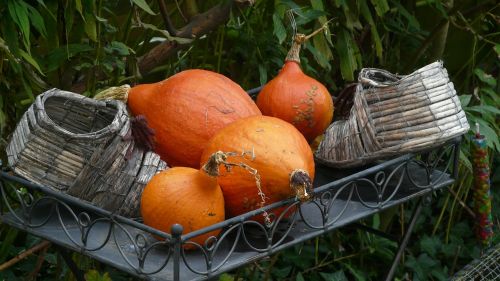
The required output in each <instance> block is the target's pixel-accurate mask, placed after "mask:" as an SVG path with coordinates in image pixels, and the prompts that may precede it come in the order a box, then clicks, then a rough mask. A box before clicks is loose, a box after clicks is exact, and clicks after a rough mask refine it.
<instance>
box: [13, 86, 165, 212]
mask: <svg viewBox="0 0 500 281" xmlns="http://www.w3.org/2000/svg"><path fill="white" fill-rule="evenodd" d="M7 156H8V162H9V165H10V166H11V167H12V168H13V170H14V172H16V173H17V174H19V175H21V176H23V177H25V178H27V179H29V180H31V181H33V182H35V183H38V184H41V185H46V186H48V187H51V188H53V189H55V190H59V191H61V192H65V193H68V194H70V195H73V196H75V197H78V198H81V199H83V200H86V201H89V202H91V203H93V204H94V205H96V206H99V207H102V208H104V209H106V210H109V211H112V212H116V213H117V214H120V215H124V216H128V217H136V216H139V203H140V201H139V200H140V195H141V193H142V189H143V188H144V186H145V184H146V183H147V182H148V181H149V180H150V179H151V177H152V176H153V175H154V174H156V173H157V172H159V171H161V170H164V169H166V168H167V165H166V163H165V162H164V161H162V160H160V157H159V156H158V155H157V154H155V153H153V152H147V151H144V150H143V149H142V148H141V147H140V146H138V145H136V144H135V142H134V139H133V138H132V137H131V122H130V118H129V115H128V113H127V109H126V106H125V104H123V103H122V102H119V101H114V100H109V101H97V100H94V99H90V98H87V97H84V96H81V95H78V94H74V93H71V92H65V91H61V90H58V89H52V90H49V91H47V92H45V93H43V94H41V95H39V96H37V98H36V100H35V102H34V103H33V104H32V105H31V107H30V108H29V109H28V110H27V111H26V112H25V114H24V115H23V117H22V118H21V120H20V122H19V123H18V125H17V127H16V130H15V131H14V133H13V135H12V137H11V140H10V142H9V144H8V146H7Z"/></svg>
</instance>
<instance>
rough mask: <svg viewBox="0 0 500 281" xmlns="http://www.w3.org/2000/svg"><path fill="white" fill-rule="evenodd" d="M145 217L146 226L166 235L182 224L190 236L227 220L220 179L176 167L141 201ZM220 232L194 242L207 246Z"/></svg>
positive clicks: (148, 188)
mask: <svg viewBox="0 0 500 281" xmlns="http://www.w3.org/2000/svg"><path fill="white" fill-rule="evenodd" d="M141 215H142V217H143V219H144V223H145V224H146V225H149V226H151V227H153V228H156V229H158V230H161V231H163V232H167V233H169V232H170V228H171V226H172V225H173V224H176V223H178V224H181V225H182V226H183V227H184V233H189V232H192V231H195V230H198V229H201V228H204V227H207V226H209V225H212V224H215V223H218V222H221V221H223V220H224V219H225V214H224V197H223V194H222V191H221V189H220V187H219V185H218V184H217V178H216V177H212V176H209V175H207V174H206V172H204V171H203V170H196V169H193V168H189V167H174V168H170V169H168V170H165V171H162V172H160V173H158V174H156V175H154V176H153V178H152V179H151V180H150V181H149V182H148V184H147V185H146V187H145V188H144V191H143V193H142V197H141ZM219 232H220V230H215V231H212V232H209V233H206V234H203V235H199V236H196V237H195V238H193V239H192V241H193V242H196V243H199V244H201V245H203V243H204V242H205V240H206V239H207V238H209V237H210V236H215V235H218V234H219ZM191 247H192V246H191ZM187 248H189V247H187Z"/></svg>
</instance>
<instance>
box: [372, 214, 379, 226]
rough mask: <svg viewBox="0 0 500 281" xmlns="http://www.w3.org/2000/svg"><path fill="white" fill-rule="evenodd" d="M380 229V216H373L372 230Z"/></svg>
mask: <svg viewBox="0 0 500 281" xmlns="http://www.w3.org/2000/svg"><path fill="white" fill-rule="evenodd" d="M379 227H380V214H378V213H376V214H375V215H373V222H372V228H375V229H378V228H379Z"/></svg>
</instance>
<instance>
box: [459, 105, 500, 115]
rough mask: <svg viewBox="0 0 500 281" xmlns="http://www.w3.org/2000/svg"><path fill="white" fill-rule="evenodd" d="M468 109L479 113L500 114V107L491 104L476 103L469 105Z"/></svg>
mask: <svg viewBox="0 0 500 281" xmlns="http://www.w3.org/2000/svg"><path fill="white" fill-rule="evenodd" d="M467 110H472V111H475V112H479V113H486V112H491V113H493V114H500V109H498V108H496V107H494V106H491V105H475V106H469V107H467Z"/></svg>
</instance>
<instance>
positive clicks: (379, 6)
mask: <svg viewBox="0 0 500 281" xmlns="http://www.w3.org/2000/svg"><path fill="white" fill-rule="evenodd" d="M371 1H372V4H373V6H375V11H376V12H377V15H378V16H379V17H382V16H383V15H384V14H385V13H386V12H388V11H389V4H387V1H386V0H371Z"/></svg>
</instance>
